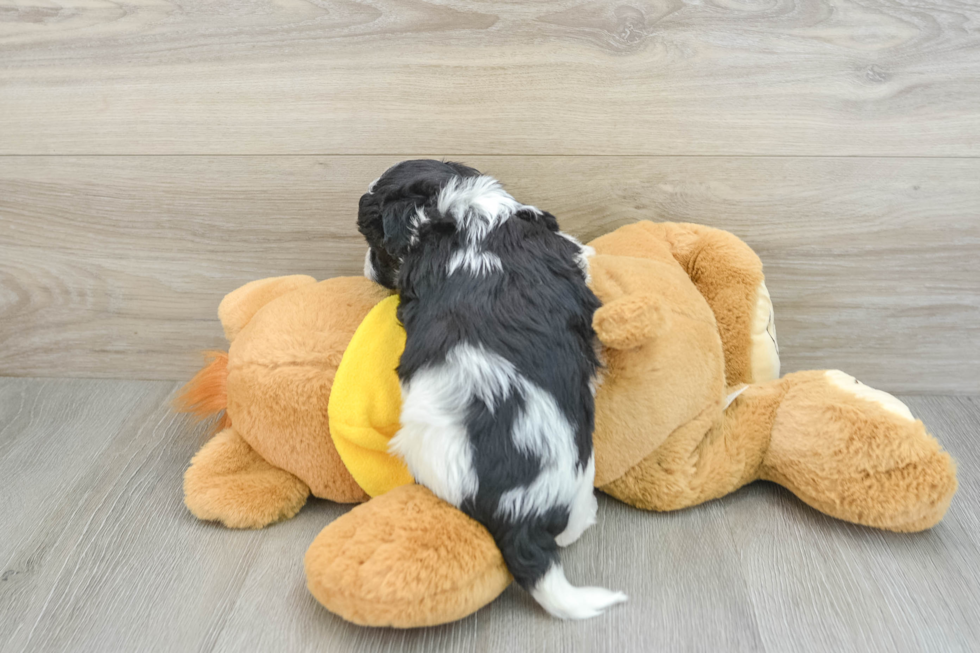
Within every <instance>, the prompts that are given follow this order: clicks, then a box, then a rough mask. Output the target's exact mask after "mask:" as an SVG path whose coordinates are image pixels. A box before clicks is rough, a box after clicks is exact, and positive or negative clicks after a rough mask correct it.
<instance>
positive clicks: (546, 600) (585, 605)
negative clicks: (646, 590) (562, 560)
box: [531, 564, 627, 619]
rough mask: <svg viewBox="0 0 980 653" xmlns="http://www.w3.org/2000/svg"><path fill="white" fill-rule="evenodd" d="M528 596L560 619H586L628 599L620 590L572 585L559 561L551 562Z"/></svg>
mask: <svg viewBox="0 0 980 653" xmlns="http://www.w3.org/2000/svg"><path fill="white" fill-rule="evenodd" d="M531 596H533V597H534V600H535V601H537V602H538V603H539V604H540V605H541V607H543V608H544V609H545V610H547V611H548V612H549V613H551V614H552V615H553V616H555V617H558V618H559V619H588V618H590V617H596V616H598V615H600V614H602V612H603V611H604V610H605V609H606V608H608V607H610V606H613V605H615V604H617V603H622V602H623V601H625V600H626V599H627V597H626V595H625V594H623V593H622V592H613V591H610V590H607V589H604V588H602V587H572V586H571V585H570V584H569V582H568V579H567V578H565V572H564V571H563V570H562V567H561V565H558V564H556V565H553V566H552V567H551V569H549V570H548V573H546V574H545V575H544V576H542V577H541V579H540V580H539V581H538V582H537V583H535V585H534V589H532V590H531Z"/></svg>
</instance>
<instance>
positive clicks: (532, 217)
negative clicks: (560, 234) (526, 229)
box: [515, 207, 559, 232]
mask: <svg viewBox="0 0 980 653" xmlns="http://www.w3.org/2000/svg"><path fill="white" fill-rule="evenodd" d="M515 215H516V216H517V217H518V218H520V219H522V220H527V221H528V222H539V221H540V222H542V223H544V226H545V227H547V228H548V231H555V232H557V231H559V229H558V218H556V217H555V216H553V215H551V214H550V213H548V212H547V211H542V210H541V209H535V208H532V207H524V208H522V209H521V210H520V211H518V212H517V213H516V214H515Z"/></svg>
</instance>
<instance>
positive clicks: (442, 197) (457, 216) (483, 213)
mask: <svg viewBox="0 0 980 653" xmlns="http://www.w3.org/2000/svg"><path fill="white" fill-rule="evenodd" d="M436 206H437V208H438V209H439V212H440V213H442V214H444V215H449V216H452V218H453V219H454V220H455V221H456V227H457V228H458V229H459V230H460V231H462V232H464V233H465V234H466V236H467V239H468V240H469V241H470V243H472V244H474V245H475V244H476V243H478V242H479V241H481V240H483V238H484V237H485V236H486V235H487V234H488V233H489V232H490V231H491V230H493V229H494V228H496V227H497V226H499V225H501V224H503V223H504V222H506V221H507V220H508V219H509V218H510V217H511V216H512V215H514V213H516V212H517V210H518V209H520V208H521V206H522V205H521V204H520V202H518V201H517V200H515V199H514V198H513V197H511V195H510V193H508V192H507V191H505V190H504V189H503V188H502V187H501V185H500V183H499V182H498V181H497V180H496V179H494V178H493V177H488V176H486V175H481V176H479V177H454V178H453V179H452V180H450V182H449V183H448V184H446V185H445V187H443V189H442V190H441V191H440V192H439V197H438V200H437V203H436Z"/></svg>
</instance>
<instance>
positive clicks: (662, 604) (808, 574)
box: [0, 379, 980, 653]
mask: <svg viewBox="0 0 980 653" xmlns="http://www.w3.org/2000/svg"><path fill="white" fill-rule="evenodd" d="M176 388H177V384H174V383H171V382H154V381H105V380H80V379H73V380H38V379H0V525H2V526H0V651H5V652H6V651H18V652H19V651H253V650H254V651H270V650H290V651H292V650H298V651H331V652H332V653H340V652H343V651H361V650H364V651H531V650H533V651H575V650H583V651H659V650H665V651H773V652H780V653H781V652H784V651H971V650H974V651H975V650H977V649H978V647H980V545H978V536H980V519H978V516H977V514H976V511H975V506H976V505H978V500H980V482H978V480H977V478H976V475H975V474H974V473H973V470H975V469H977V467H978V465H980V452H978V449H977V447H976V444H975V442H976V434H977V432H978V431H980V400H978V399H977V398H973V397H918V396H913V397H903V398H904V399H905V400H906V401H907V403H909V404H910V406H911V407H912V409H913V411H914V412H916V413H917V414H918V415H919V416H921V417H922V418H923V419H924V421H925V422H926V423H927V424H929V425H930V427H931V428H932V430H933V431H934V433H935V434H936V435H937V436H938V437H939V439H940V440H941V441H942V442H943V443H944V445H945V446H946V448H947V449H949V450H950V451H951V452H952V453H953V455H954V456H955V457H956V458H957V459H958V461H959V465H960V482H961V489H960V492H959V495H958V496H957V497H956V499H955V500H954V503H953V506H952V508H951V509H950V512H949V514H948V515H947V517H946V519H945V520H944V521H943V522H942V523H941V524H940V525H939V526H938V527H937V528H935V529H933V530H932V531H930V532H927V533H923V534H918V535H898V534H893V533H883V532H879V531H875V530H871V529H867V528H863V527H859V526H854V525H851V524H846V523H843V522H840V521H836V520H834V519H831V518H829V517H825V516H823V515H821V514H818V513H816V512H814V511H813V510H811V509H809V508H808V507H806V506H805V505H803V504H802V503H800V502H799V501H797V500H796V499H795V498H794V497H793V496H792V495H790V494H789V493H788V492H787V491H785V490H783V489H781V488H779V487H777V486H775V485H771V484H764V483H758V484H754V485H752V486H749V487H747V488H745V489H743V490H742V491H740V492H738V493H736V494H734V495H732V496H729V497H727V498H725V499H722V500H719V501H715V502H712V503H709V504H707V505H704V506H700V507H697V508H694V509H691V510H686V511H683V512H679V513H670V514H655V513H644V512H640V511H637V510H633V509H630V508H628V507H626V506H624V505H622V504H620V503H618V502H616V501H613V500H610V499H608V498H604V497H603V498H601V499H600V520H599V524H598V525H597V527H595V528H593V529H591V530H590V531H589V532H588V533H586V535H585V536H584V537H583V539H582V540H581V541H580V543H579V544H577V545H575V546H573V547H572V548H571V549H570V550H568V551H566V552H565V554H564V556H563V558H564V561H565V565H566V567H567V568H568V570H569V574H568V575H569V577H570V578H572V579H579V580H585V579H588V580H589V581H590V582H594V583H597V584H600V585H604V586H606V587H615V588H617V589H622V590H624V591H626V592H627V593H628V594H629V595H630V601H629V602H628V603H626V604H625V605H623V606H621V607H618V608H616V609H615V610H613V611H612V612H610V613H609V614H608V615H605V616H603V617H600V618H598V619H593V620H590V621H586V622H579V623H562V622H558V621H553V620H551V619H550V618H548V617H547V616H546V615H545V614H544V613H543V612H542V611H541V610H540V609H538V608H537V606H535V605H534V603H533V601H532V600H531V599H530V598H529V597H528V596H527V595H526V594H525V593H523V592H521V591H519V590H517V589H515V588H511V589H509V590H507V591H506V592H505V593H504V595H503V596H502V597H500V598H499V599H498V600H497V601H496V602H494V603H493V604H492V605H490V606H489V607H488V608H485V609H484V610H482V611H480V612H478V613H477V614H475V615H473V616H471V617H469V618H467V619H464V620H462V621H460V622H457V623H454V624H450V625H447V626H442V627H437V628H429V629H420V630H412V631H395V630H387V629H380V630H379V629H366V628H360V627H357V626H353V625H351V624H348V623H346V622H344V621H342V620H340V619H339V618H337V617H334V616H333V615H331V614H330V613H328V612H327V611H326V610H324V609H322V608H321V607H320V606H319V605H318V604H317V603H316V602H315V601H314V600H313V598H312V597H311V596H310V595H309V594H308V592H307V591H306V588H305V585H304V578H303V573H302V558H303V553H304V552H305V550H306V547H307V546H308V544H309V543H310V541H311V540H312V539H313V537H314V536H315V535H316V533H317V532H319V530H320V529H321V528H322V527H323V526H324V525H325V524H327V523H329V522H330V521H331V520H333V519H335V518H336V517H337V516H338V515H340V514H342V513H343V512H344V511H345V510H347V508H344V507H340V506H336V505H333V504H330V503H329V502H325V501H313V502H311V503H310V504H309V505H308V506H307V507H306V508H304V509H303V511H302V512H301V513H300V514H299V516H298V517H296V518H295V519H293V520H291V521H289V522H286V523H283V524H279V525H276V526H274V527H271V528H269V529H266V530H263V531H255V532H252V531H246V532H238V531H230V530H226V529H223V528H220V527H217V526H213V525H210V524H205V523H202V522H198V521H196V520H195V519H193V518H192V517H191V515H190V514H189V513H188V512H187V511H186V510H185V509H184V507H183V504H182V501H181V498H182V497H181V475H182V473H183V470H184V468H185V467H186V465H187V462H188V460H189V459H190V457H191V456H192V455H193V453H194V452H195V451H196V450H197V448H198V447H199V446H200V445H201V444H202V443H203V441H204V438H205V435H204V429H203V427H200V426H193V425H191V424H190V423H189V422H188V421H186V420H185V419H184V418H183V417H177V416H174V415H173V414H172V413H171V411H170V408H169V400H170V398H171V396H172V394H173V392H174V391H175V390H176Z"/></svg>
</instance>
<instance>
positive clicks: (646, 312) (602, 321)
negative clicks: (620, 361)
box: [592, 293, 667, 349]
mask: <svg viewBox="0 0 980 653" xmlns="http://www.w3.org/2000/svg"><path fill="white" fill-rule="evenodd" d="M660 301H661V300H660V299H659V298H658V297H657V296H656V295H652V294H647V293H640V294H635V295H626V296H624V297H620V298H619V299H615V300H613V301H611V302H609V303H608V304H605V305H603V306H602V307H600V308H599V310H597V311H596V312H595V315H594V316H593V318H592V327H593V328H594V329H595V332H596V335H597V336H598V337H599V340H600V341H602V344H604V345H606V346H607V347H612V348H614V349H633V348H634V347H639V346H640V345H642V344H643V343H644V342H646V341H648V340H650V339H652V338H654V337H655V336H656V335H657V333H658V332H660V331H662V330H663V329H664V328H665V324H666V320H667V315H666V313H664V311H663V309H662V308H661V307H660Z"/></svg>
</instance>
